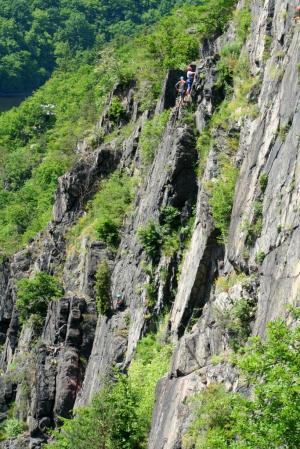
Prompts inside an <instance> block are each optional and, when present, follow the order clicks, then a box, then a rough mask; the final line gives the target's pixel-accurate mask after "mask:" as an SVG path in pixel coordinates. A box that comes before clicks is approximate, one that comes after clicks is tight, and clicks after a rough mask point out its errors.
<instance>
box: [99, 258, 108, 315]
mask: <svg viewBox="0 0 300 449" xmlns="http://www.w3.org/2000/svg"><path fill="white" fill-rule="evenodd" d="M95 280H96V282H95V292H96V306H97V311H98V313H100V314H101V315H108V314H109V313H110V312H111V307H112V301H111V272H110V268H109V265H108V262H107V260H106V259H104V260H103V261H102V262H100V264H99V265H98V268H97V272H96V276H95Z"/></svg>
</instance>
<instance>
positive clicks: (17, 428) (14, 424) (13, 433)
mask: <svg viewBox="0 0 300 449" xmlns="http://www.w3.org/2000/svg"><path fill="white" fill-rule="evenodd" d="M23 431H24V424H23V423H22V422H21V421H19V420H18V419H16V418H10V419H7V420H6V421H5V423H4V432H5V436H6V438H7V439H9V438H15V437H17V436H18V435H20V434H21V433H22V432H23Z"/></svg>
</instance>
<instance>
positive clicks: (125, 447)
mask: <svg viewBox="0 0 300 449" xmlns="http://www.w3.org/2000/svg"><path fill="white" fill-rule="evenodd" d="M170 357H171V347H170V345H167V344H163V343H162V342H161V341H160V337H159V335H158V336H154V335H148V336H146V337H144V338H143V339H142V340H141V341H140V343H139V345H138V348H137V353H136V356H135V359H134V361H133V362H132V364H131V366H130V367H129V370H128V375H119V374H117V375H116V376H115V378H114V380H113V381H107V382H106V385H105V386H104V388H102V390H101V391H100V392H99V393H97V394H96V396H95V398H94V400H93V401H92V404H91V405H90V406H88V407H85V408H81V409H78V410H76V414H75V418H74V419H72V420H67V419H66V420H63V422H64V425H63V427H62V428H61V429H60V430H57V431H55V433H54V436H55V441H54V442H53V443H48V444H47V445H46V448H47V449H74V448H76V449H95V448H99V447H101V448H103V449H145V448H146V446H147V438H148V434H149V430H150V424H151V418H152V411H153V407H154V400H155V388H156V384H157V381H158V380H159V379H160V378H161V377H162V376H163V375H164V374H165V373H166V371H167V370H168V367H169V360H170Z"/></svg>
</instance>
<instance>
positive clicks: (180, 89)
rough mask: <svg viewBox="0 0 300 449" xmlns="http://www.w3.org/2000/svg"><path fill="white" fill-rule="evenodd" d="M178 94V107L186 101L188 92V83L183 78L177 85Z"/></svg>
mask: <svg viewBox="0 0 300 449" xmlns="http://www.w3.org/2000/svg"><path fill="white" fill-rule="evenodd" d="M175 87H176V90H177V92H178V93H179V103H178V105H179V106H181V105H182V104H183V101H184V96H185V91H186V81H185V79H184V77H183V76H181V77H180V80H179V81H178V83H176V85H175Z"/></svg>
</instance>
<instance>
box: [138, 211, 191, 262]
mask: <svg viewBox="0 0 300 449" xmlns="http://www.w3.org/2000/svg"><path fill="white" fill-rule="evenodd" d="M180 216H181V214H180V211H179V210H178V209H176V207H173V206H166V207H164V208H162V209H161V210H160V215H159V223H157V222H155V221H154V220H150V221H149V222H148V224H147V225H146V226H144V227H142V228H140V229H139V231H138V238H139V240H140V242H141V244H142V246H143V249H144V251H145V252H146V254H147V255H148V256H149V257H150V259H151V260H152V262H154V263H156V262H157V261H158V259H159V257H160V256H161V253H162V254H164V255H166V256H169V257H171V256H173V254H174V253H175V252H177V251H178V250H179V248H180V240H179V233H180V230H181V229H180V225H181V222H180ZM185 237H187V236H185Z"/></svg>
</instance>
